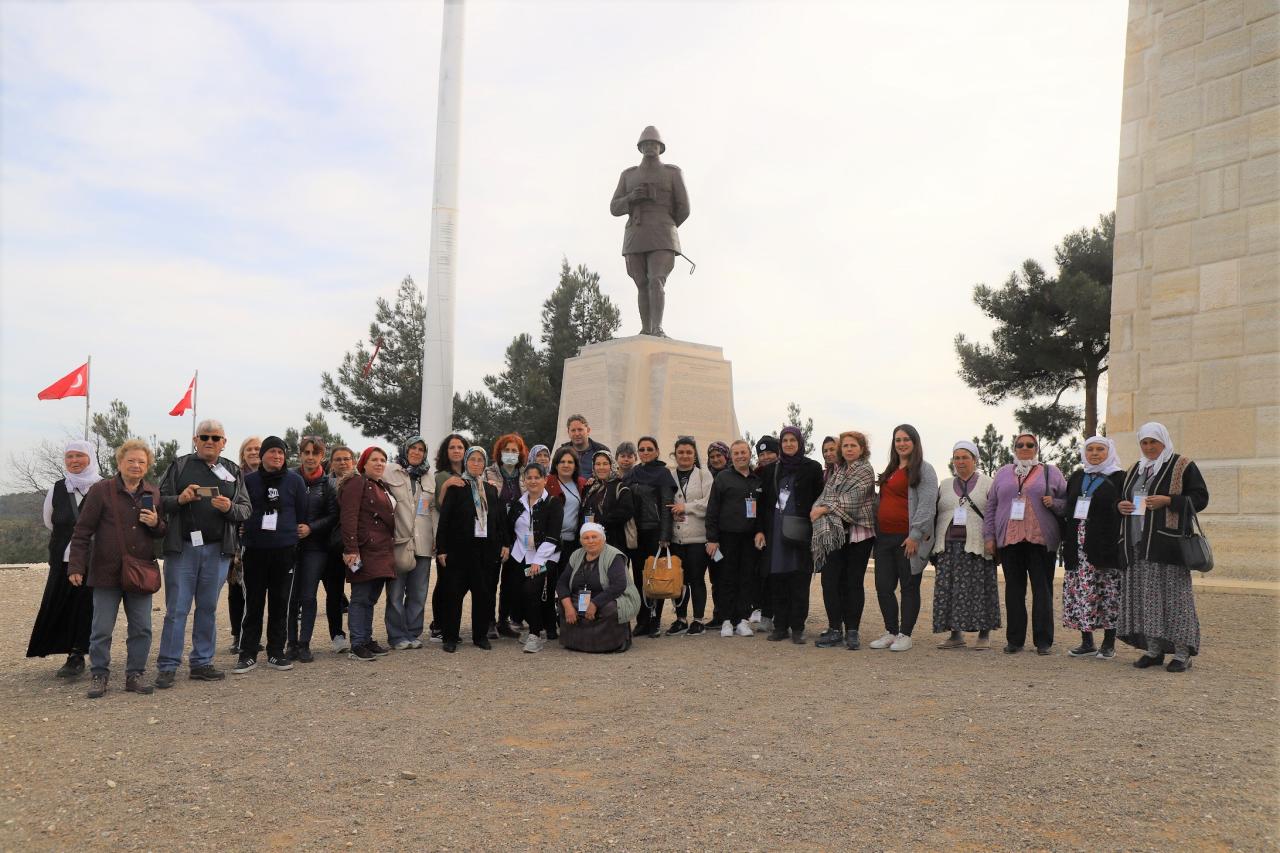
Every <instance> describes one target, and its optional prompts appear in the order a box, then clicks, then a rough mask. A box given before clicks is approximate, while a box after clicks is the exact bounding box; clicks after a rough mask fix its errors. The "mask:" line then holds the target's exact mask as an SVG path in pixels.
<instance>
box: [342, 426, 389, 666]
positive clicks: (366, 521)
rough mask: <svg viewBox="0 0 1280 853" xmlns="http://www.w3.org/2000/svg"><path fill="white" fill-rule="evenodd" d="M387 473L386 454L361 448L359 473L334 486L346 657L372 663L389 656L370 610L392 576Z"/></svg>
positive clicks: (379, 448)
mask: <svg viewBox="0 0 1280 853" xmlns="http://www.w3.org/2000/svg"><path fill="white" fill-rule="evenodd" d="M386 470H387V454H386V453H385V452H383V450H382V448H381V447H376V446H371V447H366V448H365V449H364V452H363V453H361V454H360V461H358V462H357V463H356V471H357V472H358V473H356V474H353V475H352V476H350V477H348V478H347V479H346V480H344V481H343V483H342V485H341V486H339V487H338V511H339V515H340V517H341V519H342V522H341V523H342V561H343V562H344V563H346V566H347V582H348V583H350V584H351V606H350V608H348V610H347V627H348V628H349V629H350V630H351V651H350V652H349V653H348V656H349V657H350V658H351V659H352V660H358V661H371V660H373V659H374V658H375V657H382V656H383V655H385V654H387V653H388V651H389V650H388V649H387V648H386V647H385V646H383V645H381V644H379V643H378V642H377V641H376V640H374V639H373V608H374V606H375V605H376V604H377V603H378V598H379V597H381V595H382V590H383V588H384V587H385V586H386V585H387V583H388V582H390V581H392V580H394V579H395V576H396V566H395V562H396V557H395V545H396V539H395V530H396V518H395V509H396V503H395V498H394V497H392V495H391V491H390V490H389V489H388V488H387V484H386V483H385V482H383V479H382V478H383V475H384V474H385V473H386Z"/></svg>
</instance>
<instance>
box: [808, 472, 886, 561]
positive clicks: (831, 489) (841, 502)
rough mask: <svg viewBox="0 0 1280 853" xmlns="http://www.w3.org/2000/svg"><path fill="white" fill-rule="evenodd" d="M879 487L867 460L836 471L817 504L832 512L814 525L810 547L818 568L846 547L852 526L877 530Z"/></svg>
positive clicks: (829, 479) (824, 487)
mask: <svg viewBox="0 0 1280 853" xmlns="http://www.w3.org/2000/svg"><path fill="white" fill-rule="evenodd" d="M875 485H876V474H875V471H874V470H872V468H871V463H870V462H868V461H867V460H866V459H865V458H863V459H855V460H854V461H853V462H852V463H850V464H848V465H837V466H836V467H835V468H834V469H832V471H831V476H830V477H829V478H828V479H827V482H826V485H824V486H823V487H822V494H821V495H820V496H819V497H818V500H817V501H815V502H814V505H815V506H825V507H827V508H828V509H829V510H831V511H830V512H828V513H825V514H824V515H823V516H822V517H821V518H819V519H818V520H817V521H815V522H814V523H813V538H812V541H811V543H810V546H811V548H812V550H813V562H814V565H816V566H822V565H823V564H824V563H825V562H826V559H827V557H829V556H830V555H831V554H834V553H835V552H836V551H839V550H840V549H841V548H843V547H844V544H845V540H846V538H847V537H848V533H849V526H850V525H853V524H856V525H859V526H861V527H869V528H871V529H875V516H874V514H873V512H872V505H873V496H874V495H875Z"/></svg>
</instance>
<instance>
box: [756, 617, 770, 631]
mask: <svg viewBox="0 0 1280 853" xmlns="http://www.w3.org/2000/svg"><path fill="white" fill-rule="evenodd" d="M756 627H758V628H759V629H760V630H761V631H764V632H765V633H766V634H771V633H773V617H772V616H761V617H760V619H759V624H758V625H757V626H756Z"/></svg>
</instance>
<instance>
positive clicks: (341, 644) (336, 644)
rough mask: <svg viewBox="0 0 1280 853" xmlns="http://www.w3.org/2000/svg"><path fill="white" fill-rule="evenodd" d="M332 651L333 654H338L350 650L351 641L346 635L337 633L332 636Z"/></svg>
mask: <svg viewBox="0 0 1280 853" xmlns="http://www.w3.org/2000/svg"><path fill="white" fill-rule="evenodd" d="M333 651H334V654H339V655H340V654H342V653H343V652H349V651H351V641H350V640H348V639H347V638H346V635H344V634H339V635H338V636H336V637H334V638H333Z"/></svg>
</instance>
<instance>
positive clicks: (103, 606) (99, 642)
mask: <svg viewBox="0 0 1280 853" xmlns="http://www.w3.org/2000/svg"><path fill="white" fill-rule="evenodd" d="M121 601H123V602H124V615H125V619H127V620H128V621H129V635H128V639H127V640H126V642H125V648H126V650H127V655H126V658H125V672H142V671H144V670H145V669H146V668H147V656H148V655H150V654H151V596H149V595H136V594H134V593H132V592H125V591H124V590H122V589H118V588H114V587H94V588H93V627H92V628H91V629H90V630H89V671H90V672H91V673H93V674H94V675H106V674H108V673H109V672H110V671H111V634H112V632H113V631H115V627H116V614H118V613H119V612H120V602H121Z"/></svg>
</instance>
